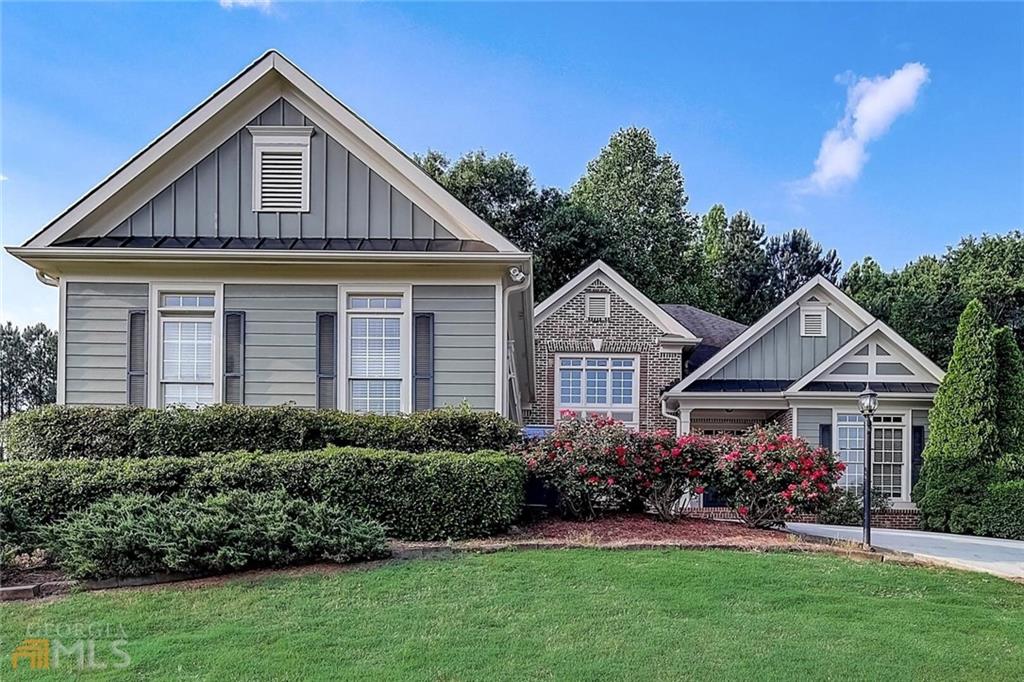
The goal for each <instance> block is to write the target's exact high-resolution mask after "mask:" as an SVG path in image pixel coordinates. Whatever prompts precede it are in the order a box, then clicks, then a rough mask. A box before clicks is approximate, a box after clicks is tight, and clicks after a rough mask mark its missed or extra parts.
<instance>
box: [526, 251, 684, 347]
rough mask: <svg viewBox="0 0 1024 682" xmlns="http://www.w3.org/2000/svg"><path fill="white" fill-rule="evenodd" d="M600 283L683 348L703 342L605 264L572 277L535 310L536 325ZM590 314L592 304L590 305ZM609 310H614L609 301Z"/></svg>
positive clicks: (592, 264)
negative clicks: (587, 289) (683, 346)
mask: <svg viewBox="0 0 1024 682" xmlns="http://www.w3.org/2000/svg"><path fill="white" fill-rule="evenodd" d="M597 280H601V281H602V282H604V283H605V284H606V285H607V286H608V288H610V289H611V290H612V291H614V292H615V293H616V294H618V296H619V297H620V298H622V299H623V300H624V301H626V302H627V303H629V304H630V305H631V306H633V307H634V308H635V309H636V310H637V311H638V312H639V313H640V314H642V315H643V316H644V317H646V318H647V319H648V320H650V321H651V323H652V324H654V325H655V326H656V327H658V328H659V329H660V330H661V331H662V332H663V333H664V334H666V335H667V336H670V337H673V338H672V339H671V340H672V341H674V342H676V343H678V344H680V345H690V346H693V345H696V344H698V343H700V339H699V338H698V337H697V336H696V335H695V334H694V333H693V332H691V331H690V330H689V329H687V328H686V327H684V326H683V325H681V324H680V323H679V321H678V320H676V319H675V318H674V317H672V316H671V315H669V314H668V313H667V312H665V311H664V310H663V309H662V308H661V307H660V306H658V305H657V304H656V303H654V301H652V300H651V299H649V298H647V297H646V296H644V294H642V293H641V292H640V290H639V289H637V288H636V287H634V286H633V285H632V284H630V283H629V282H627V281H626V280H625V279H624V278H623V277H622V275H620V274H619V273H617V272H615V270H613V269H612V268H611V267H609V266H608V264H607V263H605V262H604V261H600V260H598V261H594V262H593V263H591V264H590V265H589V266H588V267H587V268H586V269H585V270H584V271H583V272H581V273H580V274H578V275H576V276H575V277H573V278H572V279H571V280H569V281H568V282H567V283H566V284H564V285H563V286H562V288H561V289H559V290H558V291H556V292H555V293H553V294H551V295H550V296H548V297H547V298H546V299H544V301H543V302H542V303H540V304H539V305H537V306H536V307H535V308H534V311H533V319H534V325H538V324H540V323H541V322H543V321H544V320H546V319H547V318H548V317H549V316H550V315H551V314H552V313H554V312H555V311H556V310H558V309H559V308H561V307H562V306H563V305H565V304H566V303H568V302H569V301H571V300H572V299H573V298H574V297H575V296H577V295H578V294H580V293H581V292H583V291H584V290H585V289H586V288H587V287H589V286H590V285H591V284H593V283H594V282H595V281H597ZM587 308H588V311H587V313H588V314H589V305H588V306H587ZM608 309H609V310H610V309H611V304H610V301H609V303H608Z"/></svg>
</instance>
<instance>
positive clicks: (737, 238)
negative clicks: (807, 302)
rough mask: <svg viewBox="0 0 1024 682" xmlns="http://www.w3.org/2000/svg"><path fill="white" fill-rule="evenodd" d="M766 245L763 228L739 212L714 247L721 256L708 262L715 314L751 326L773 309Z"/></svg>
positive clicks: (748, 216)
mask: <svg viewBox="0 0 1024 682" xmlns="http://www.w3.org/2000/svg"><path fill="white" fill-rule="evenodd" d="M716 220H718V218H716ZM764 244H765V236H764V227H763V226H762V225H759V224H758V223H757V222H756V221H755V220H754V219H753V218H752V217H751V216H750V214H748V213H745V212H743V211H740V212H739V213H736V214H735V215H733V217H732V218H730V219H729V222H728V224H727V225H726V228H725V233H724V238H722V239H721V241H720V244H719V245H718V246H716V247H715V249H716V252H717V254H718V255H717V257H716V258H715V259H714V260H712V261H709V263H708V268H709V270H710V278H711V281H712V282H713V288H714V295H713V297H712V299H711V300H712V301H713V302H714V304H715V306H716V310H715V311H714V312H716V313H718V314H719V315H721V316H723V317H726V318H729V319H730V320H736V321H737V322H742V323H744V324H750V323H751V322H753V321H755V320H757V319H758V318H759V317H761V316H762V315H764V313H766V312H767V311H768V310H769V309H770V308H771V305H770V303H771V299H770V298H769V297H768V296H767V295H766V293H767V285H768V283H769V281H770V277H771V275H770V271H769V263H768V255H767V254H766V253H765V250H764ZM698 305H699V304H698Z"/></svg>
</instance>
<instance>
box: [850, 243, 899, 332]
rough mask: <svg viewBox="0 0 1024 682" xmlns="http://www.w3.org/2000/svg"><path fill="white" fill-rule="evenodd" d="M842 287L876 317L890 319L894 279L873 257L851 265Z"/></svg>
mask: <svg viewBox="0 0 1024 682" xmlns="http://www.w3.org/2000/svg"><path fill="white" fill-rule="evenodd" d="M840 287H841V288H842V289H843V291H845V292H846V293H847V294H849V296H850V298H852V299H853V300H854V301H856V302H857V303H859V304H860V305H862V306H863V307H864V309H865V310H867V311H868V312H869V313H871V314H872V315H874V316H875V317H877V318H880V319H882V320H888V319H889V318H890V313H891V310H892V296H893V278H892V277H891V276H890V275H889V274H887V273H886V272H884V271H883V270H882V266H880V265H879V264H878V262H877V261H876V260H875V259H874V258H872V257H871V256H867V257H865V258H864V260H862V261H859V262H857V263H854V264H853V265H851V266H850V269H849V270H847V271H846V273H845V274H844V275H843V279H842V282H841V283H840Z"/></svg>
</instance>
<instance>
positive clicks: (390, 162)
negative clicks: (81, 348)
mask: <svg viewBox="0 0 1024 682" xmlns="http://www.w3.org/2000/svg"><path fill="white" fill-rule="evenodd" d="M281 96H288V97H292V98H294V99H295V101H296V102H298V103H301V104H302V105H303V108H304V113H307V115H309V117H310V118H311V119H313V120H314V121H315V122H316V123H317V124H318V125H320V126H321V127H323V128H324V129H325V130H326V131H327V132H328V133H329V134H331V135H332V137H335V138H336V139H338V140H339V141H341V142H343V143H344V144H345V145H346V146H347V147H348V148H349V149H350V150H351V151H353V152H354V153H356V154H357V156H359V157H360V158H361V160H362V161H363V162H364V163H366V164H367V166H369V167H370V168H372V169H373V170H374V171H375V172H377V173H378V174H379V175H380V176H381V177H382V178H384V179H385V180H387V181H388V182H390V183H391V184H393V185H395V186H396V187H398V188H399V189H400V190H401V191H402V192H403V193H404V194H406V195H407V196H408V197H409V198H410V199H411V200H412V201H414V202H416V203H418V204H420V205H422V206H423V208H424V210H426V211H427V212H428V213H430V214H431V215H432V217H433V218H434V219H435V220H439V221H441V222H442V223H443V224H444V225H445V227H447V228H450V229H451V231H452V232H453V236H454V237H455V238H456V239H460V240H465V241H479V242H483V243H485V244H487V245H489V246H490V247H491V248H492V249H493V250H494V251H496V252H498V253H506V254H511V255H515V254H520V253H521V252H520V251H519V249H518V248H517V247H516V246H515V245H513V244H512V243H511V242H509V241H508V240H507V239H505V238H504V237H503V236H502V235H501V234H499V233H498V232H497V231H496V230H495V229H494V228H492V227H491V226H490V225H488V224H487V223H486V222H484V221H483V220H482V219H480V218H479V217H478V216H477V215H476V214H474V213H473V212H472V211H470V210H469V209H468V208H467V207H466V206H464V205H463V204H462V203H461V202H459V201H458V200H457V199H456V198H455V197H453V196H452V195H451V194H450V193H448V192H447V191H446V190H445V189H444V188H443V187H441V186H440V185H439V184H438V183H437V182H435V181H434V180H433V179H432V178H431V177H430V176H429V175H427V174H426V173H425V172H424V171H423V170H422V169H421V168H420V167H419V166H418V165H417V164H416V163H415V162H414V161H413V160H412V159H411V158H410V157H409V156H407V155H406V154H405V153H404V152H402V151H401V150H400V149H399V148H398V147H397V146H395V145H394V144H393V143H392V142H391V141H389V140H388V139H387V138H385V137H384V136H383V135H382V134H381V133H380V132H378V131H377V130H375V129H374V128H373V127H371V126H370V125H369V124H368V123H366V121H364V120H363V119H362V118H360V117H359V116H358V115H357V114H355V113H354V112H353V111H352V110H351V109H349V108H348V107H346V106H345V105H344V104H343V103H342V102H341V101H339V100H338V99H337V98H335V97H334V96H333V95H331V94H330V93H329V92H327V90H325V89H324V88H323V87H322V86H321V85H319V84H318V83H317V82H316V81H314V80H313V79H312V78H310V77H309V76H308V75H307V74H306V73H304V72H303V71H302V70H300V69H299V68H298V67H296V66H295V65H294V64H293V63H292V62H290V61H289V60H288V59H286V58H285V57H284V56H283V55H281V54H280V53H279V52H277V51H276V50H269V51H267V52H266V53H265V54H263V55H262V56H261V57H259V58H258V59H257V60H256V61H254V62H253V63H252V64H250V65H249V66H247V67H246V68H245V69H243V70H242V71H241V72H240V73H239V74H238V75H236V76H235V77H234V78H232V79H231V80H229V81H228V82H227V83H226V84H224V85H223V86H222V87H221V88H219V89H218V90H217V91H216V92H214V93H213V94H212V95H210V96H209V97H208V98H207V99H206V100H204V101H203V102H202V103H201V104H199V105H198V106H197V107H196V108H195V109H193V110H192V111H190V112H189V113H188V114H186V115H185V116H184V117H183V118H182V119H181V120H179V121H178V122H177V123H175V124H174V125H172V126H171V127H170V128H168V129H167V130H166V131H165V132H163V133H162V134H161V135H159V136H158V137H157V138H156V139H155V140H153V141H152V142H151V143H150V144H149V145H147V146H146V147H144V148H143V149H142V150H140V151H139V152H138V153H137V154H135V155H134V156H133V157H132V158H131V159H129V160H128V161H127V162H126V163H125V164H124V165H122V166H121V167H120V168H118V169H117V170H115V171H114V172H113V173H111V174H110V175H109V176H108V177H107V178H105V179H104V180H103V181H102V182H100V183H99V184H98V185H96V186H95V187H93V188H92V189H91V190H89V191H88V192H86V194H85V195H84V196H82V197H81V198H80V199H79V200H78V201H76V202H75V203H73V204H72V205H71V206H70V207H68V208H67V209H66V210H64V211H63V212H62V213H61V214H59V215H58V216H57V217H56V218H54V219H53V220H52V221H51V222H50V223H49V224H47V225H46V226H45V227H44V228H42V229H41V230H40V231H39V232H37V233H36V234H35V235H33V236H32V237H31V238H30V239H29V240H28V241H26V242H25V244H24V245H23V246H22V247H20V248H16V249H12V250H11V251H12V253H14V254H15V255H22V253H19V252H24V255H29V253H30V252H29V250H30V249H33V250H34V249H38V248H40V247H44V248H45V247H48V246H50V245H52V244H54V243H55V242H57V241H60V240H61V238H62V237H64V236H65V235H68V233H69V232H72V231H73V230H74V229H75V228H76V227H77V226H79V225H80V224H82V222H83V221H85V220H87V219H89V218H90V217H91V216H95V215H96V214H97V213H98V212H100V211H101V210H102V211H108V210H109V211H114V212H115V213H116V214H117V215H120V214H126V215H130V213H131V212H132V211H133V210H135V208H138V206H137V204H139V203H140V202H141V201H144V200H145V199H148V198H149V197H148V196H144V195H146V193H147V192H151V190H152V188H153V187H154V186H155V185H157V184H159V182H160V181H161V178H163V177H164V176H165V175H166V176H168V177H176V176H175V175H174V172H175V171H180V170H182V169H184V168H187V167H189V166H190V165H192V164H193V163H196V162H198V161H199V160H200V159H202V158H203V156H205V155H206V154H207V153H209V152H210V151H211V150H212V149H214V148H215V147H216V146H217V145H218V144H220V143H221V142H223V138H226V136H227V135H228V134H230V133H231V132H233V131H234V130H237V128H238V127H239V126H241V125H244V124H245V123H247V122H248V120H249V119H251V114H252V113H253V112H252V111H251V109H252V108H253V106H255V105H254V102H260V103H262V104H265V103H266V102H267V101H268V99H269V98H272V97H281ZM247 117H248V118H247ZM164 171H166V172H164ZM120 204H124V206H123V207H121V206H120ZM115 224H116V223H115ZM199 248H202V247H201V246H200V247H199Z"/></svg>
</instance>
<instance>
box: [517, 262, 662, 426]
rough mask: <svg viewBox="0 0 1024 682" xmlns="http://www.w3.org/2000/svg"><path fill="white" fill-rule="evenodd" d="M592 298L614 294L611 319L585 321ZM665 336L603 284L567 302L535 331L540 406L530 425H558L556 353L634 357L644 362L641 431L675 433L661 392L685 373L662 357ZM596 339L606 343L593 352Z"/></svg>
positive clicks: (531, 411)
mask: <svg viewBox="0 0 1024 682" xmlns="http://www.w3.org/2000/svg"><path fill="white" fill-rule="evenodd" d="M587 294H610V304H611V305H610V311H611V312H610V315H609V317H608V319H606V320H591V319H588V318H587V316H586V311H585V306H586V296H587ZM662 335H663V332H662V331H661V330H660V329H659V328H658V327H657V326H655V325H654V324H653V323H652V322H651V321H650V320H648V319H647V318H646V317H644V316H643V314H641V313H640V312H639V311H638V310H636V309H635V308H634V307H633V306H632V305H630V304H629V303H628V302H627V301H626V300H625V299H623V298H622V297H620V296H619V295H618V294H616V293H615V292H614V291H613V290H612V289H611V288H609V287H608V286H607V285H606V284H605V283H604V282H603V281H601V280H600V279H598V280H595V281H594V282H593V283H592V284H591V285H590V286H588V287H587V288H585V289H584V290H583V291H581V292H580V293H578V294H577V295H576V296H574V297H573V298H571V299H570V300H568V301H566V302H565V303H564V304H562V306H561V307H560V308H558V309H557V310H555V311H554V312H552V313H551V314H550V315H549V316H548V317H547V319H545V320H544V321H543V322H541V323H540V324H538V325H536V327H535V328H534V350H535V356H536V376H537V401H536V402H535V403H534V404H533V405H532V406H531V407H530V408H528V409H527V410H525V414H524V418H525V421H526V423H527V424H552V423H554V421H555V395H554V393H555V372H556V366H555V355H556V354H557V353H598V354H612V355H613V354H616V353H629V354H635V355H638V356H639V357H640V370H639V372H640V376H639V405H640V428H641V430H644V431H650V430H654V429H662V428H663V429H670V430H672V431H674V430H675V427H676V425H675V421H674V420H672V419H669V418H667V417H665V416H664V415H662V414H661V402H660V397H661V392H662V391H663V390H665V388H667V387H668V386H669V385H670V384H672V383H673V382H675V381H678V379H679V377H680V376H681V374H682V363H681V356H680V354H679V353H662V352H660V350H659V347H658V340H659V339H660V338H661V337H662ZM593 339H601V340H602V345H601V350H600V351H596V350H594V343H593Z"/></svg>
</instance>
